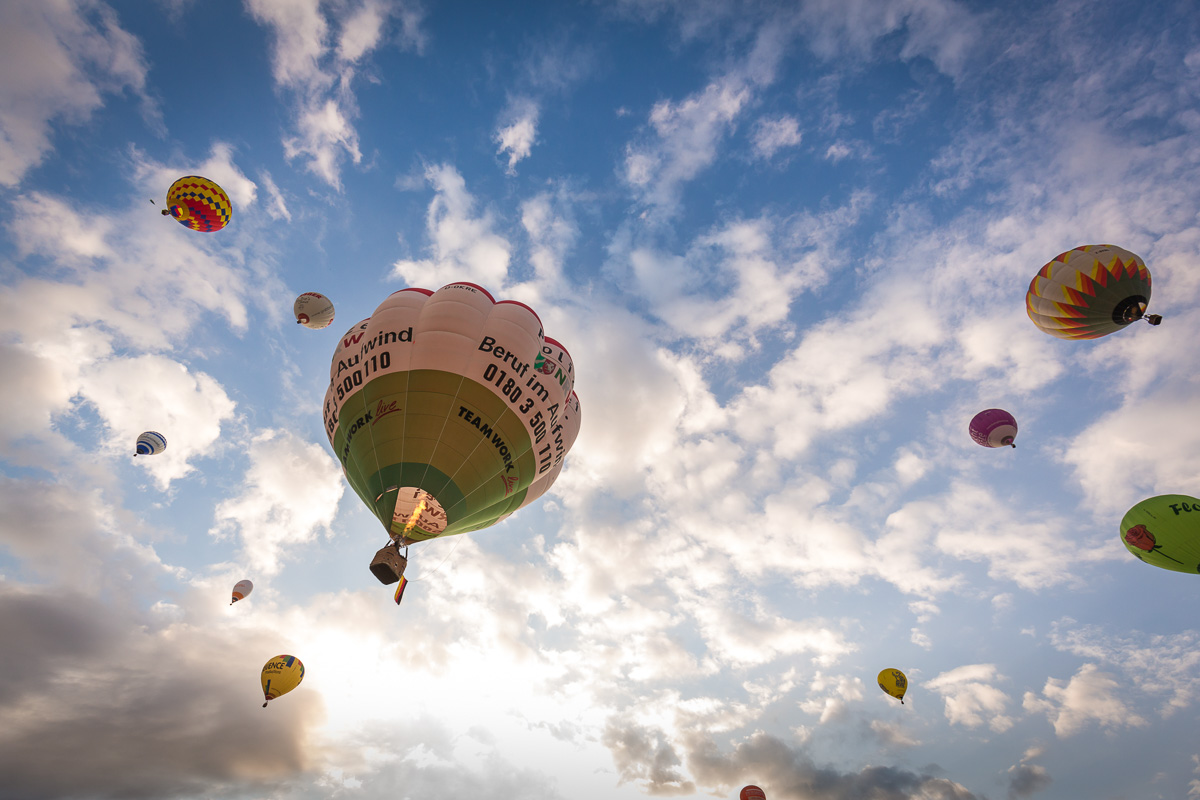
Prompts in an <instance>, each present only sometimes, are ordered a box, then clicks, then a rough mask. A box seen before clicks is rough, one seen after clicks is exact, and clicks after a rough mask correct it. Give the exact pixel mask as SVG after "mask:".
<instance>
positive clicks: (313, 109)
mask: <svg viewBox="0 0 1200 800" xmlns="http://www.w3.org/2000/svg"><path fill="white" fill-rule="evenodd" d="M247 5H248V7H249V9H250V13H251V14H252V15H253V17H254V19H255V20H256V21H257V22H258V23H259V24H260V25H263V26H265V27H267V28H269V29H270V30H271V32H272V33H273V34H274V42H273V46H272V51H271V52H272V72H273V74H274V77H275V82H276V84H277V85H278V86H279V87H281V88H283V89H286V90H288V91H289V92H291V94H292V96H293V100H294V103H295V115H296V127H297V129H298V135H295V136H285V137H284V139H283V147H284V155H285V156H286V157H287V158H288V160H289V161H290V160H292V159H295V158H300V157H303V158H304V160H305V167H306V168H307V169H308V170H309V171H310V172H312V173H313V174H314V175H316V176H317V177H319V178H321V179H322V180H323V181H325V182H326V183H327V184H329V185H330V186H332V187H334V188H340V187H341V177H340V176H341V165H342V161H343V159H345V158H347V157H348V158H349V159H350V161H351V162H352V163H355V164H358V163H359V162H361V161H362V152H361V151H360V149H359V139H358V131H357V130H356V129H355V128H354V125H353V124H352V120H353V119H354V118H355V117H356V116H357V114H358V108H357V103H356V100H355V96H354V93H353V91H352V90H351V85H352V83H353V80H354V77H355V74H356V71H357V68H358V66H359V64H360V63H361V62H362V61H363V60H364V59H365V58H366V57H367V56H368V55H369V54H370V53H371V52H372V51H374V50H375V49H376V48H377V47H379V45H380V43H381V42H382V41H384V38H385V33H386V31H387V28H388V26H389V25H390V23H391V20H392V18H393V17H395V18H397V19H399V21H400V24H401V28H402V33H401V36H400V37H399V43H400V45H401V46H402V47H412V48H414V49H416V50H417V51H418V52H419V51H420V49H421V47H422V46H423V44H424V35H423V34H422V32H421V30H420V21H421V12H420V10H419V9H417V8H415V7H412V6H411V5H410V4H409V3H407V2H387V0H361V2H351V3H339V4H334V5H330V6H326V8H325V9H324V10H323V9H322V7H321V4H320V2H319V0H247Z"/></svg>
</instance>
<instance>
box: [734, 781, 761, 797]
mask: <svg viewBox="0 0 1200 800" xmlns="http://www.w3.org/2000/svg"><path fill="white" fill-rule="evenodd" d="M738 800H767V793H766V792H764V791H763V790H762V789H760V788H758V787H757V786H755V785H754V784H750V785H749V786H743V787H742V790H741V791H740V792H738Z"/></svg>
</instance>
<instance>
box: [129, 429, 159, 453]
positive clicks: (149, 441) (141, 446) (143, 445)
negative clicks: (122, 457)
mask: <svg viewBox="0 0 1200 800" xmlns="http://www.w3.org/2000/svg"><path fill="white" fill-rule="evenodd" d="M166 449H167V437H165V436H163V435H162V434H161V433H159V432H158V431H146V432H145V433H143V434H142V435H141V436H139V437H138V438H137V452H136V453H134V454H133V455H134V456H135V457H136V456H156V455H158V454H159V453H161V452H162V451H163V450H166Z"/></svg>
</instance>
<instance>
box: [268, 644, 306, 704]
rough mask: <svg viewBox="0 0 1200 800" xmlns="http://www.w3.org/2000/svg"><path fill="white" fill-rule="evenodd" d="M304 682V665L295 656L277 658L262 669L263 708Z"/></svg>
mask: <svg viewBox="0 0 1200 800" xmlns="http://www.w3.org/2000/svg"><path fill="white" fill-rule="evenodd" d="M302 680H304V665H303V664H301V663H300V659H298V658H296V657H295V656H286V655H285V656H275V657H274V658H272V659H271V660H270V661H268V662H267V663H266V664H265V665H264V666H263V668H262V689H263V697H265V698H266V701H265V702H263V708H266V707H267V703H269V702H270V701H272V700H274V699H275V698H276V697H279V695H281V694H287V693H288V692H290V691H291V690H292V689H295V688H296V687H297V686H299V685H300V681H302Z"/></svg>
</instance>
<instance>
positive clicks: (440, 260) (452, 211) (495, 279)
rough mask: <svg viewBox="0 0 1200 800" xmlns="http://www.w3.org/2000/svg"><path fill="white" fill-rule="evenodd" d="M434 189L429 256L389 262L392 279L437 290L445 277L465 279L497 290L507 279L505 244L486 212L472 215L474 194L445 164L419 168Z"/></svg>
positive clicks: (429, 214) (427, 220) (428, 228)
mask: <svg viewBox="0 0 1200 800" xmlns="http://www.w3.org/2000/svg"><path fill="white" fill-rule="evenodd" d="M425 180H426V181H428V182H429V183H430V184H432V186H433V188H434V197H433V200H432V201H431V202H430V203H429V210H428V211H427V212H426V215H425V226H426V232H427V233H428V235H429V239H430V245H429V250H430V255H431V257H430V258H427V259H421V260H418V261H414V260H410V259H404V260H400V261H397V262H396V263H395V264H393V265H392V277H395V278H399V279H400V280H403V281H406V282H407V283H408V285H409V286H421V287H425V288H430V289H437V288H439V287H441V286H443V285H445V284H446V283H448V282H450V281H451V280H465V281H471V282H474V283H478V284H480V285H482V286H487V287H490V288H492V289H493V290H503V289H504V288H505V286H506V284H507V283H508V280H507V278H508V266H509V253H510V251H511V246H510V245H509V243H508V241H507V240H506V239H504V238H503V237H502V236H500V235H498V234H496V233H494V232H493V231H494V228H495V223H494V221H493V219H492V217H491V214H490V213H488V212H484V213H483V214H482V215H481V216H474V214H475V205H476V203H475V198H474V197H473V196H472V195H471V194H470V193H469V192H468V191H467V187H466V181H464V180H463V177H462V175H461V174H459V172H458V170H456V169H455V168H454V167H452V166H450V165H449V164H442V165H439V166H431V167H428V168H427V169H426V170H425Z"/></svg>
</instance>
